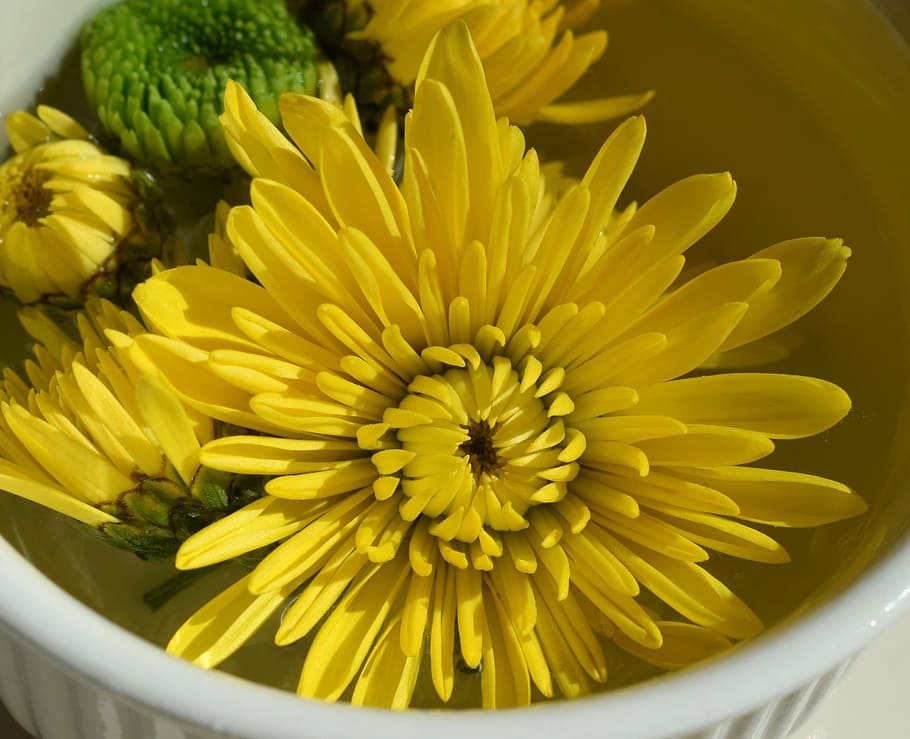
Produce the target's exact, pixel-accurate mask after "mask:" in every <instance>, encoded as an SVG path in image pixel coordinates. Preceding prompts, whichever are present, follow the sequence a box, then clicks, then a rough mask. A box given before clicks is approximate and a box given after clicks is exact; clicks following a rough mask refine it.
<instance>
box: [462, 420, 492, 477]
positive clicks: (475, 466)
mask: <svg viewBox="0 0 910 739" xmlns="http://www.w3.org/2000/svg"><path fill="white" fill-rule="evenodd" d="M463 428H465V430H466V431H467V432H468V438H467V439H466V440H465V441H464V442H462V443H461V444H459V446H458V448H459V449H460V450H461V451H463V452H464V453H465V454H467V455H468V459H469V460H470V462H471V471H472V472H473V473H474V482H475V483H479V482H480V481H481V480H482V479H483V477H484V476H485V475H495V474H496V473H497V472H498V471H499V470H500V469H501V467H502V460H500V459H499V456H498V455H497V454H496V447H495V446H494V445H493V428H492V427H491V426H490V424H489V423H488V422H487V421H484V420H480V421H468V423H467V425H466V426H464V427H463Z"/></svg>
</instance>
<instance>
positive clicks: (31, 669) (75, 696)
mask: <svg viewBox="0 0 910 739" xmlns="http://www.w3.org/2000/svg"><path fill="white" fill-rule="evenodd" d="M846 667H847V663H845V664H843V665H841V666H840V667H839V668H837V669H835V670H833V671H831V672H829V673H827V674H825V675H823V676H822V677H820V678H818V679H816V680H814V681H812V682H811V683H809V684H808V685H806V686H805V687H802V688H800V689H799V690H796V691H793V692H791V693H789V694H787V695H785V696H783V697H782V698H780V699H778V700H776V701H774V702H772V703H769V704H768V705H766V706H764V707H762V708H760V709H759V710H756V711H753V712H752V713H749V714H748V715H745V716H741V717H737V718H735V719H732V720H729V721H725V722H723V723H722V724H719V725H717V726H712V727H710V728H707V729H705V730H703V731H700V732H697V733H694V734H693V733H690V734H687V735H685V736H682V735H676V736H672V735H668V736H667V737H666V739H782V738H783V737H786V736H788V735H789V734H790V733H791V732H793V731H794V730H796V729H797V728H798V727H799V726H800V725H801V724H802V723H803V722H804V721H805V720H806V719H807V718H808V716H809V715H810V713H811V712H812V711H813V710H814V708H815V707H816V706H817V705H818V704H819V702H820V701H821V700H822V699H823V698H824V697H825V695H827V694H828V692H829V691H830V690H831V689H832V688H833V687H834V685H835V684H836V683H837V681H838V680H839V679H840V677H841V675H842V674H843V672H844V670H845V669H846ZM0 700H2V701H3V703H4V704H5V705H6V707H7V709H8V710H9V712H10V714H11V715H12V716H13V718H15V719H16V721H18V722H19V723H20V724H21V725H22V727H23V728H25V729H26V731H28V732H30V733H31V734H33V735H34V736H35V737H37V738H38V739H226V737H236V739H256V737H239V736H237V735H235V734H228V733H222V732H219V731H212V730H211V729H207V728H203V727H199V726H192V725H190V724H189V723H187V722H184V721H180V720H178V719H173V718H171V717H169V716H167V715H165V714H164V713H161V712H156V711H155V710H154V709H152V708H150V707H147V706H141V705H137V704H136V703H135V702H134V701H132V700H129V699H127V698H125V697H123V696H121V695H118V693H117V691H116V688H115V687H112V686H102V685H98V684H96V683H94V682H92V681H90V680H89V679H88V678H86V677H85V676H83V675H79V674H77V673H75V672H71V671H69V670H67V669H65V668H64V667H63V666H61V665H60V663H59V662H57V661H55V660H54V659H52V658H51V657H49V656H48V655H47V654H45V653H44V652H43V651H41V650H40V649H38V648H36V647H34V646H33V645H31V644H29V643H27V642H24V641H22V640H19V639H18V638H16V637H15V636H14V635H12V634H10V633H4V632H2V631H0ZM300 731H301V733H300V734H299V736H300V739H307V737H313V739H317V735H315V734H309V733H308V732H307V729H306V727H305V726H301V729H300ZM591 737H592V739H595V738H596V737H597V734H596V733H593V732H592V734H591ZM351 739H356V737H351ZM623 739H635V737H634V736H626V737H624V738H623Z"/></svg>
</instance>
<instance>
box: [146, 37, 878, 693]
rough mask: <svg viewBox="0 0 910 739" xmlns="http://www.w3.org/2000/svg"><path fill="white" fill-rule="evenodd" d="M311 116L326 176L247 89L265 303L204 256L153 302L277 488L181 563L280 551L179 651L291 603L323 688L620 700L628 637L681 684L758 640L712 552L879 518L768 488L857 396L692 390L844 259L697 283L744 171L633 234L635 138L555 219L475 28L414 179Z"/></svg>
mask: <svg viewBox="0 0 910 739" xmlns="http://www.w3.org/2000/svg"><path fill="white" fill-rule="evenodd" d="M282 116H283V123H284V126H285V128H286V130H287V131H288V133H289V135H290V137H291V138H292V139H293V142H294V144H296V146H297V147H299V151H298V149H297V148H295V147H294V146H292V145H291V143H290V142H288V141H286V140H283V139H281V138H280V137H278V136H277V134H276V132H275V131H274V130H267V129H265V128H262V127H259V128H257V127H255V126H254V125H253V123H254V122H255V121H256V120H257V119H256V114H255V111H254V110H253V108H252V103H251V102H250V100H249V99H248V98H246V97H245V96H244V95H242V94H241V92H240V91H239V90H238V89H236V88H233V89H229V91H228V102H227V104H226V114H225V127H226V131H227V133H228V138H229V139H230V140H233V142H234V145H235V146H236V147H237V148H238V149H239V150H241V151H242V153H243V157H244V158H245V160H246V162H247V166H248V167H253V168H255V169H256V170H257V171H259V172H260V173H261V174H262V175H264V176H263V177H260V178H257V179H255V180H254V181H253V183H252V186H251V201H252V205H251V206H242V207H237V208H234V209H233V210H232V211H231V213H230V215H229V217H228V222H227V233H228V234H229V236H230V239H231V241H232V243H233V244H234V245H235V247H236V248H237V251H238V253H239V254H240V256H241V257H242V258H243V259H244V261H245V262H246V264H247V266H248V268H249V269H250V271H251V272H252V274H253V275H254V276H255V278H256V282H252V281H245V280H243V279H241V278H239V277H237V276H236V275H233V274H230V273H228V272H224V271H220V270H217V269H213V268H211V267H207V266H204V265H197V266H192V267H180V268H177V269H174V270H168V271H164V272H161V273H159V274H157V275H156V276H154V277H153V278H152V279H151V280H149V281H148V282H146V283H145V284H143V285H141V286H139V288H137V290H136V294H135V298H136V301H137V304H138V305H139V307H140V310H141V311H142V313H143V315H144V316H145V318H146V321H147V324H148V325H149V326H151V327H153V328H154V330H155V331H156V333H154V334H149V335H146V336H137V337H135V339H134V343H133V349H132V354H131V356H132V357H133V359H134V361H135V362H136V363H137V366H142V367H143V371H145V372H149V373H151V372H153V371H154V370H155V368H157V370H158V371H159V372H160V373H162V375H163V376H166V377H168V378H170V381H171V382H172V383H173V386H174V387H175V389H176V390H177V392H178V393H180V394H181V396H182V397H183V398H185V400H186V401H187V402H188V403H190V404H191V405H193V406H194V407H196V408H197V409H198V410H200V411H202V412H205V413H206V414H209V415H211V416H213V417H215V418H220V419H223V420H224V421H227V422H229V423H231V424H235V425H237V426H243V427H247V428H249V429H252V430H254V431H255V432H256V433H254V434H249V435H238V436H233V437H226V438H221V439H217V440H214V441H212V442H210V443H208V444H206V445H205V446H204V447H203V449H202V452H201V456H200V459H201V461H202V463H203V464H205V465H208V466H211V467H213V468H215V469H220V470H224V471H229V472H235V473H244V474H256V475H267V476H272V479H271V480H269V482H268V483H267V484H266V488H265V489H266V493H267V495H266V496H265V497H263V498H262V499H260V500H257V501H255V502H253V503H252V504H250V505H248V506H247V507H245V508H243V509H241V510H239V511H238V512H236V513H234V514H233V515H231V516H228V517H226V518H224V519H222V520H220V521H218V522H216V523H214V524H212V525H211V526H209V527H207V528H206V529H204V530H202V531H201V532H199V533H197V534H196V535H194V536H192V537H191V538H190V539H188V540H187V541H186V542H185V543H184V544H183V545H182V547H181V549H180V551H179V553H178V557H177V564H178V567H181V568H196V567H201V566H204V565H208V564H211V563H215V562H220V561H224V560H228V559H230V558H233V557H236V556H238V555H241V554H244V553H246V552H250V551H253V550H255V549H258V548H260V547H263V546H266V545H277V546H276V547H275V548H274V549H273V550H272V551H270V552H269V553H268V554H267V555H266V556H265V557H264V559H263V560H262V561H261V563H260V564H259V565H258V566H257V567H256V568H255V569H254V570H253V571H252V572H251V573H250V574H249V575H248V576H246V577H244V578H242V579H240V580H239V581H238V582H237V583H236V584H235V585H234V586H232V587H231V588H229V589H228V590H226V591H225V592H224V593H222V594H221V595H219V596H218V597H216V598H215V599H214V600H212V601H211V602H210V603H209V604H207V605H206V606H204V607H203V608H202V609H200V610H199V611H198V612H197V613H196V614H195V615H193V616H192V617H191V618H190V619H189V620H188V621H187V622H186V623H185V624H184V625H183V626H182V627H181V628H180V629H179V630H178V631H177V633H176V634H175V635H174V637H173V639H172V641H171V643H170V645H169V649H170V650H171V651H172V652H173V653H175V654H179V655H182V656H184V657H186V658H188V659H191V660H194V661H195V662H197V663H198V664H200V665H203V666H206V667H211V666H215V665H217V664H219V663H220V662H221V661H222V660H224V659H225V658H226V657H227V656H228V655H230V654H231V653H232V652H234V651H235V650H236V649H238V648H239V647H240V646H242V644H243V643H244V641H245V640H246V639H247V638H248V637H249V636H250V635H251V634H252V633H254V632H255V631H256V629H257V628H259V627H260V626H262V625H263V624H264V623H265V622H266V621H267V620H268V619H269V618H270V617H271V616H272V615H273V614H276V612H278V611H279V609H284V610H283V611H282V613H281V621H280V625H279V626H278V630H277V634H276V641H277V643H278V644H290V643H293V642H296V641H298V640H300V639H303V638H304V637H307V638H308V639H311V642H310V644H309V645H308V648H307V651H306V657H305V661H304V664H303V669H302V673H301V677H300V682H299V686H298V691H299V693H300V694H301V695H304V696H315V697H319V698H323V699H326V700H337V699H340V698H347V699H350V700H351V701H353V702H354V703H359V704H370V705H380V706H391V707H396V708H401V707H405V706H408V705H409V704H410V703H411V702H412V696H413V695H414V691H415V686H416V685H417V682H418V677H419V675H420V674H421V671H422V670H423V671H424V674H426V673H428V674H429V679H430V680H431V682H432V685H433V686H434V687H435V691H436V693H437V694H438V696H439V697H440V698H441V699H442V700H448V699H449V698H450V696H452V694H453V691H454V690H455V685H456V682H457V681H458V680H469V679H477V680H479V683H480V686H481V687H480V692H481V693H482V702H483V705H484V706H487V707H500V706H511V705H523V704H527V703H528V702H529V701H531V699H532V696H534V695H542V696H552V695H554V693H555V692H556V691H557V689H558V691H559V692H561V693H562V694H563V695H566V696H573V695H578V694H579V693H583V692H585V691H587V690H589V689H590V688H591V686H592V685H593V684H594V683H598V682H603V681H604V680H605V679H606V677H607V658H606V656H605V652H604V648H603V642H602V639H603V638H604V637H605V636H606V637H612V638H613V640H614V641H615V642H616V643H617V644H619V645H620V646H621V647H623V648H624V649H627V650H629V651H632V652H634V653H636V654H639V655H641V656H642V657H644V658H645V659H648V660H650V661H652V662H654V663H656V664H659V665H662V666H665V667H676V666H680V665H683V664H687V663H688V662H691V661H693V660H696V659H699V658H702V657H704V656H707V655H709V654H715V653H716V652H717V651H719V650H721V649H723V648H725V647H726V646H728V645H729V644H730V642H731V641H732V640H739V639H744V638H747V637H751V636H753V635H754V634H756V633H757V632H759V631H760V630H761V628H762V624H761V622H760V621H759V619H758V617H757V616H756V615H755V614H754V613H753V612H752V610H751V609H750V608H749V607H748V606H747V605H746V604H745V603H744V602H743V601H742V600H740V599H739V598H738V597H737V596H736V595H735V594H734V593H733V592H731V591H730V589H729V588H728V587H727V586H726V585H724V584H723V583H722V582H720V581H719V580H718V579H717V578H715V577H714V576H713V575H712V574H711V573H710V571H709V570H708V569H707V568H706V567H704V566H703V563H704V562H706V561H707V560H708V558H709V552H711V551H715V552H721V553H724V554H727V555H731V556H734V557H740V558H743V559H747V560H753V561H756V562H764V563H781V562H785V561H787V558H788V555H787V553H786V552H785V551H784V549H783V548H782V547H781V546H780V545H779V544H778V543H777V542H775V541H774V540H773V539H772V538H770V537H769V536H768V535H767V534H766V533H765V532H764V531H763V530H762V527H761V526H756V525H755V524H759V525H760V524H770V525H773V526H815V525H819V524H823V523H826V522H830V521H836V520H839V519H843V518H847V517H850V516H855V515H857V514H859V513H861V512H862V511H863V510H864V508H865V506H864V503H863V501H862V499H861V498H860V497H859V496H858V495H856V494H855V493H853V492H852V491H851V490H850V489H848V488H847V487H845V486H844V485H842V484H840V483H837V482H834V481H831V480H827V479H823V478H820V477H816V476H812V475H808V474H800V473H796V472H788V471H781V470H775V469H763V468H758V467H753V466H750V465H751V463H752V462H755V461H756V460H759V459H761V458H763V457H765V456H767V455H768V454H769V453H770V452H771V451H772V450H773V449H774V440H776V439H791V438H798V437H804V436H808V435H811V434H816V433H818V432H820V431H823V430H825V429H827V428H829V427H830V426H832V425H833V424H835V423H837V421H839V420H840V419H841V418H842V417H843V416H844V414H845V413H847V411H848V410H849V408H850V401H849V398H848V397H847V395H846V394H845V393H844V392H843V391H842V390H841V389H840V388H838V387H837V386H835V385H832V384H830V383H828V382H825V381H823V380H819V379H814V378H809V377H803V376H795V375H786V374H771V373H754V374H749V373H735V374H700V373H698V372H697V371H695V370H697V369H698V368H699V366H700V365H701V364H702V363H703V362H705V361H706V360H708V359H709V358H711V357H712V356H714V355H716V354H717V353H718V352H724V351H727V350H732V349H735V348H736V347H739V346H741V345H745V344H748V343H749V342H752V341H754V340H757V339H760V338H761V337H763V336H765V335H767V334H769V333H771V332H773V331H775V330H777V329H778V328H779V327H781V326H785V325H787V324H789V323H791V322H792V321H793V320H795V319H796V318H798V317H799V316H801V315H802V314H804V313H805V312H806V311H808V310H809V309H811V308H812V307H813V306H814V305H815V304H816V303H817V302H818V301H819V300H821V299H822V298H823V297H824V296H825V295H826V294H827V293H828V291H829V290H830V289H831V288H832V287H833V285H834V284H835V283H836V282H837V281H838V279H839V277H840V275H841V274H842V272H843V270H844V267H845V261H846V259H847V257H848V255H849V253H850V251H849V249H847V248H846V247H845V246H843V245H842V243H841V242H840V241H836V240H826V239H822V238H808V239H797V240H794V241H789V242H784V243H781V244H777V245H775V246H772V247H770V248H769V249H766V250H764V251H763V252H760V253H759V254H756V255H755V256H754V257H752V258H749V259H745V260H742V261H737V262H732V263H729V264H725V265H722V266H720V267H717V268H715V269H711V270H709V271H707V272H705V273H704V274H701V275H700V276H698V277H695V278H694V279H692V280H690V281H689V282H687V283H685V284H682V285H679V286H674V282H675V280H676V277H677V275H678V274H679V273H680V270H681V269H682V266H683V262H684V256H683V254H684V252H685V251H686V250H687V249H688V248H689V247H690V246H691V245H692V244H694V243H695V242H696V241H698V239H699V238H700V237H701V236H702V235H704V234H705V233H706V232H707V231H709V230H710V229H711V228H712V227H713V226H714V225H715V224H716V223H717V222H718V221H719V220H720V219H721V218H722V217H723V215H724V214H725V213H726V211H727V210H728V209H729V207H730V206H731V204H732V202H733V199H734V194H735V186H734V183H733V181H732V179H731V178H730V176H729V175H727V174H717V175H700V176H694V177H690V178H688V179H685V180H682V181H680V182H677V183H676V184H674V185H671V186H670V187H668V188H667V189H665V190H664V191H662V192H660V193H659V194H658V195H656V196H654V197H653V198H651V199H650V200H649V201H647V202H646V203H644V205H642V206H641V207H640V208H639V209H637V210H634V211H632V210H629V211H627V212H625V213H623V215H622V216H621V217H618V218H617V217H614V215H613V213H614V209H615V207H616V203H617V200H618V198H619V197H620V194H621V192H622V190H623V188H624V186H625V184H626V181H627V179H628V177H629V176H630V174H631V172H632V170H633V167H634V165H635V162H636V160H637V158H638V155H639V152H640V150H641V148H642V145H643V140H644V134H645V127H644V122H643V121H642V120H641V119H640V118H633V119H631V120H629V121H627V122H626V123H625V124H623V125H622V126H620V127H619V128H618V129H617V130H616V131H615V133H614V134H613V135H612V136H611V137H610V138H609V139H608V140H607V141H606V143H605V144H604V145H603V147H602V148H601V150H600V152H599V153H598V154H597V156H596V158H595V159H594V161H593V163H592V164H591V166H590V168H589V170H588V171H587V173H586V174H585V176H584V177H583V178H582V180H581V181H580V182H578V183H577V184H574V185H570V186H569V187H568V189H567V191H566V192H565V193H564V194H563V195H562V197H561V198H559V199H558V201H556V202H555V204H554V203H552V202H551V201H550V200H548V199H547V197H546V196H545V193H546V188H545V184H544V182H543V181H542V178H541V174H540V171H541V170H540V167H539V165H538V161H537V157H536V155H535V153H534V151H533V150H531V151H526V150H525V145H524V139H523V137H522V134H521V132H520V131H519V130H518V129H517V128H515V127H512V126H510V125H509V124H508V122H507V121H504V120H502V119H500V120H499V121H497V116H496V113H495V111H494V107H493V102H492V100H491V97H490V95H489V93H488V92H487V89H486V86H485V81H484V76H483V68H482V66H481V60H480V57H479V56H478V54H477V52H476V51H475V49H474V47H473V45H472V43H471V39H470V36H469V32H468V29H467V27H466V26H465V25H463V24H456V25H455V26H454V27H451V28H449V29H447V30H445V31H443V32H442V33H440V34H439V35H438V36H437V37H436V39H435V41H434V42H433V43H432V45H431V47H430V49H429V51H428V53H427V57H426V59H425V60H424V63H423V65H422V67H421V73H420V76H419V78H418V80H417V84H416V96H415V101H414V108H413V111H412V113H411V114H410V116H409V118H408V120H407V122H406V127H405V164H404V177H403V180H402V182H401V185H400V187H398V186H396V185H395V183H394V182H393V180H392V179H391V178H390V177H389V176H388V174H387V173H386V172H385V171H384V169H383V166H382V165H381V163H380V162H379V161H378V160H377V158H376V157H375V156H374V155H373V153H372V152H371V151H370V150H369V148H368V147H367V145H366V144H365V143H364V141H363V139H362V138H361V137H360V136H359V135H358V134H357V132H356V130H355V129H354V127H353V126H352V125H351V124H350V123H349V122H348V121H347V120H346V119H344V118H343V117H340V116H338V115H337V111H336V109H334V108H332V107H331V106H328V105H326V104H325V103H322V102H320V101H319V100H316V99H313V98H306V97H302V96H286V97H285V98H283V100H282ZM267 178H268V179H267ZM646 591H647V593H646ZM648 593H649V594H648ZM459 664H461V665H462V667H463V668H464V669H465V670H467V671H472V670H473V671H476V669H477V668H482V669H481V670H480V676H479V678H476V677H466V676H465V675H464V674H463V671H462V670H459V669H457V665H459ZM535 689H536V691H538V692H537V693H535V692H534V691H535Z"/></svg>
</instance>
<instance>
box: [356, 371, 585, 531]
mask: <svg viewBox="0 0 910 739" xmlns="http://www.w3.org/2000/svg"><path fill="white" fill-rule="evenodd" d="M558 385H559V383H558V382H553V380H552V374H547V373H543V372H542V369H541V364H540V362H538V361H536V360H532V361H524V362H522V364H521V365H519V368H518V369H516V368H515V367H513V366H512V363H511V361H510V360H509V359H507V358H506V357H494V358H492V359H491V360H490V361H489V362H483V361H480V360H479V358H475V362H473V363H472V362H471V361H470V360H469V361H468V362H466V363H465V366H464V367H450V368H449V369H447V370H445V371H443V372H440V373H439V374H435V375H429V374H428V375H419V376H417V377H416V378H414V379H413V380H412V381H411V383H410V384H409V385H408V393H407V395H405V397H404V398H402V400H401V401H400V402H399V403H398V405H397V406H396V407H390V408H387V409H386V411H385V412H384V413H383V418H382V423H381V424H377V426H376V431H377V432H378V433H381V434H382V436H381V437H379V441H378V443H377V445H376V448H378V449H380V451H377V452H376V453H374V454H373V455H372V460H373V464H374V466H375V467H376V469H377V471H378V472H379V475H380V476H379V478H378V479H377V482H376V484H374V492H375V493H376V496H377V498H379V499H380V500H382V499H388V498H390V497H391V496H392V495H393V494H395V492H396V491H399V490H400V492H401V493H403V494H404V495H403V496H402V502H401V504H400V505H399V507H398V513H399V515H400V516H401V518H402V519H404V520H405V521H416V520H417V519H418V518H420V517H423V518H424V519H429V533H430V534H431V535H433V536H435V537H436V538H437V539H441V540H443V541H446V542H451V543H453V544H454V543H456V542H462V543H463V544H472V543H474V542H477V541H478V540H480V542H481V544H483V543H484V541H486V542H487V543H489V542H490V541H492V540H491V539H490V537H491V536H493V537H496V536H499V535H500V534H501V533H505V532H514V531H521V530H523V529H526V528H527V527H528V526H529V525H530V524H529V521H528V519H527V517H526V514H527V513H528V511H529V509H530V508H532V507H533V506H536V505H539V504H542V503H551V502H554V501H558V500H561V499H562V498H563V497H564V496H565V494H566V483H567V482H568V481H569V480H571V479H572V478H573V477H574V476H575V474H576V473H577V471H578V465H577V464H576V462H575V459H576V458H577V456H578V455H579V454H580V450H576V448H575V447H576V446H577V445H571V444H569V439H570V438H572V437H571V436H570V435H567V433H566V430H565V427H564V424H563V421H562V418H561V416H563V415H565V414H566V413H569V412H571V401H568V399H567V398H566V397H565V395H564V394H563V393H560V392H558V391H557V388H558ZM373 438H377V437H373ZM570 447H571V448H570ZM491 549H495V547H492V545H491Z"/></svg>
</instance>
